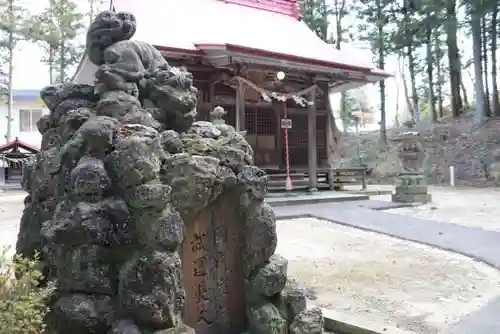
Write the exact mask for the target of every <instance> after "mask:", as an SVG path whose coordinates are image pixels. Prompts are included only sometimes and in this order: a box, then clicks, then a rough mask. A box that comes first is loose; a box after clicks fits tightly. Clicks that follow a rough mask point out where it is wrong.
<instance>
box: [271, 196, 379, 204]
mask: <svg viewBox="0 0 500 334" xmlns="http://www.w3.org/2000/svg"><path fill="white" fill-rule="evenodd" d="M369 198H370V197H369V196H368V195H354V194H338V193H337V194H336V195H333V194H330V195H325V194H321V193H316V194H310V195H308V194H302V195H289V196H280V197H277V196H276V197H269V198H267V199H266V201H267V202H268V203H269V204H270V205H272V206H273V207H283V206H292V205H306V204H327V203H336V202H337V203H338V202H347V201H362V200H363V201H364V200H368V199H369Z"/></svg>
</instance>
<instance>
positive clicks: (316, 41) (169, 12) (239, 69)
mask: <svg viewBox="0 0 500 334" xmlns="http://www.w3.org/2000/svg"><path fill="white" fill-rule="evenodd" d="M111 3H112V4H111V6H112V8H114V9H115V10H116V11H128V12H131V13H133V14H134V15H135V17H136V18H137V32H136V34H135V35H134V37H133V39H136V40H141V41H144V42H148V43H150V44H152V45H154V46H155V47H156V48H157V49H158V50H160V51H161V52H162V54H163V55H164V56H165V58H166V59H167V61H168V62H169V63H170V64H171V65H173V66H185V67H186V68H187V69H188V71H190V72H191V73H192V74H193V76H194V85H195V86H196V87H197V88H198V89H199V96H198V106H197V108H198V117H199V120H208V118H209V112H210V111H211V110H213V108H215V107H216V106H221V107H223V108H224V109H225V110H226V111H227V114H226V122H227V123H229V124H231V125H233V126H235V128H236V129H237V130H246V131H247V134H246V138H247V140H248V142H249V143H250V144H251V145H252V147H253V149H254V161H255V163H256V165H257V166H259V167H261V168H262V169H264V170H266V171H267V172H268V173H270V174H273V173H274V174H278V173H284V171H285V167H286V163H287V155H286V150H285V134H284V132H285V131H287V137H288V139H287V140H288V158H289V159H288V163H289V167H290V170H291V171H293V172H297V171H300V172H305V173H307V175H309V178H308V179H309V182H310V186H311V187H312V188H317V186H318V185H317V183H318V180H317V173H318V171H320V170H325V169H327V168H329V166H331V162H332V159H333V152H334V151H335V143H336V138H337V136H338V135H339V134H338V129H337V127H336V126H335V120H334V116H333V111H332V108H331V105H330V102H329V95H330V94H331V93H336V92H343V91H346V90H349V89H353V88H357V87H360V86H363V85H365V84H368V83H375V82H377V81H380V80H384V79H386V78H387V77H389V76H390V75H389V74H387V73H386V72H384V71H382V70H379V69H377V68H375V67H374V66H373V65H372V64H371V63H369V62H366V61H361V60H357V59H356V54H353V52H352V51H351V52H349V53H346V52H342V51H339V50H337V49H335V48H334V47H333V46H332V45H329V44H327V43H325V42H324V41H323V40H321V39H320V38H319V37H318V36H317V35H316V34H315V33H314V32H313V31H311V30H310V29H309V28H308V26H307V25H306V23H305V22H303V21H302V20H301V16H300V10H299V6H298V4H297V0H178V1H174V0H168V1H166V0H142V1H137V0H114V1H111ZM95 70H96V67H95V65H93V64H92V63H90V61H88V60H87V59H84V60H83V61H82V63H81V64H80V66H79V68H78V71H77V73H76V75H75V78H74V81H76V82H78V83H86V84H91V83H92V82H93V75H94V73H95ZM285 128H287V129H285Z"/></svg>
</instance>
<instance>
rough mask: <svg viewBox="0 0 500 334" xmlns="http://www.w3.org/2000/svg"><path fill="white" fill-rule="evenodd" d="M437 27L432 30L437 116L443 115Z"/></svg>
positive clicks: (440, 51)
mask: <svg viewBox="0 0 500 334" xmlns="http://www.w3.org/2000/svg"><path fill="white" fill-rule="evenodd" d="M439 35H440V32H439V29H436V30H434V42H435V51H436V77H437V80H436V95H437V109H438V113H439V117H443V116H444V110H443V69H442V68H441V58H442V49H441V41H440V39H439Z"/></svg>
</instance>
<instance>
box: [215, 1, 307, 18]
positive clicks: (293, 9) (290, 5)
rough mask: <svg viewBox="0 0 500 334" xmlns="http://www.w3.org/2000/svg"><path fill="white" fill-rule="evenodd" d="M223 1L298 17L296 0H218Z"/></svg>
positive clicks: (298, 11) (298, 9) (298, 10)
mask: <svg viewBox="0 0 500 334" xmlns="http://www.w3.org/2000/svg"><path fill="white" fill-rule="evenodd" d="M218 1H222V2H224V3H230V4H235V5H240V6H244V7H250V8H256V9H261V10H267V11H269V12H274V13H278V14H284V15H288V16H291V17H295V18H296V19H298V18H300V8H299V6H298V4H297V0H218Z"/></svg>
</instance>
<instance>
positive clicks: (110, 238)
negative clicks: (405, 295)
mask: <svg viewBox="0 0 500 334" xmlns="http://www.w3.org/2000/svg"><path fill="white" fill-rule="evenodd" d="M135 30H136V19H135V17H134V15H132V14H130V13H115V12H113V11H106V12H103V13H101V14H99V15H98V16H97V18H96V19H95V21H94V22H93V23H92V25H91V26H90V29H89V31H88V34H87V56H88V58H89V59H90V61H92V62H93V63H94V64H95V65H97V66H98V70H97V72H96V74H95V79H96V80H95V83H94V85H83V84H73V83H71V84H65V85H59V86H50V87H46V88H44V89H43V90H42V92H41V97H42V99H43V101H44V102H45V103H46V105H47V107H48V108H49V109H50V115H48V116H44V117H43V118H42V119H41V120H40V122H39V123H38V128H39V131H40V132H41V133H42V146H41V147H42V150H41V152H40V153H39V154H37V155H36V157H35V159H33V161H31V163H30V164H29V165H27V166H26V168H25V171H24V174H23V188H24V189H25V190H26V191H27V192H28V193H29V195H28V196H27V197H26V200H25V208H24V212H23V216H22V220H21V226H20V231H19V239H18V242H17V247H16V248H17V253H18V254H21V255H24V256H32V255H33V254H34V253H35V252H37V251H38V252H40V253H41V258H42V262H41V265H42V266H43V272H44V275H45V278H44V279H45V281H49V280H50V281H55V282H56V284H57V290H56V293H55V295H54V298H52V299H51V300H50V301H49V303H50V312H49V314H48V316H47V318H46V323H47V326H48V333H54V334H68V333H72V334H91V333H94V334H107V333H109V334H140V333H143V334H145V333H157V334H160V333H162V334H168V333H171V334H174V333H177V334H182V333H185V334H187V333H202V334H204V333H217V334H229V333H243V332H248V333H254V334H267V333H269V334H272V333H276V334H278V333H293V334H299V333H303V334H316V333H322V332H323V317H322V315H321V312H320V311H319V310H318V309H309V310H308V309H306V304H305V303H306V299H305V295H304V293H303V292H302V290H300V289H298V288H295V287H291V286H289V285H288V284H287V260H286V259H284V258H283V257H281V256H279V255H277V254H275V253H274V252H275V249H276V244H277V236H276V221H275V216H274V213H273V210H272V209H271V208H270V206H269V205H268V204H267V203H266V202H265V197H266V194H267V175H266V173H265V172H263V171H262V170H260V169H259V168H257V167H256V166H254V165H253V162H252V160H253V151H252V148H251V146H250V145H249V144H248V143H247V141H246V140H245V138H244V134H243V133H239V132H237V131H235V130H234V128H233V127H232V126H230V125H228V124H225V123H224V121H223V119H222V117H223V116H224V114H225V113H224V111H223V110H221V108H218V109H217V110H216V112H215V113H214V115H215V116H216V117H215V116H214V117H215V118H216V121H214V122H200V121H198V122H196V121H195V117H196V111H195V110H196V108H195V107H196V96H197V90H196V88H195V87H193V77H192V75H191V74H190V73H189V72H188V71H187V70H186V69H184V68H175V67H172V66H170V65H169V64H168V63H167V61H166V60H165V59H164V58H163V56H162V55H161V53H160V52H159V51H158V50H156V49H155V48H154V47H153V46H151V45H149V44H147V43H144V42H140V41H134V40H130V39H131V38H132V37H133V35H134V33H135ZM41 283H42V284H44V282H41Z"/></svg>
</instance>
